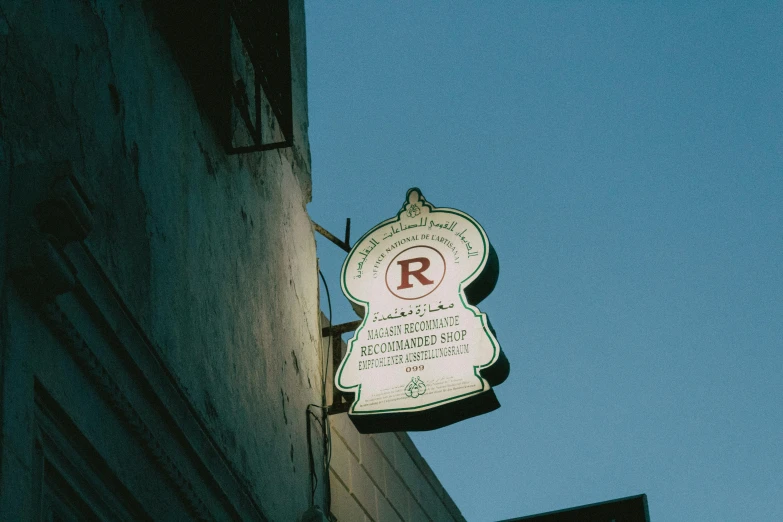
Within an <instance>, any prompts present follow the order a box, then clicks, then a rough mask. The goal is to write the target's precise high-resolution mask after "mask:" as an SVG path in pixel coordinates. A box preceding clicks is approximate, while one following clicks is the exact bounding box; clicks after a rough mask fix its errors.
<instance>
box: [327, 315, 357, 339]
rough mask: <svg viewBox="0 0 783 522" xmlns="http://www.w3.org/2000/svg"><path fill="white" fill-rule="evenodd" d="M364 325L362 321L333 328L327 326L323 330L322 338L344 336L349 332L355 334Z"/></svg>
mask: <svg viewBox="0 0 783 522" xmlns="http://www.w3.org/2000/svg"><path fill="white" fill-rule="evenodd" d="M360 324H362V320H361V319H359V320H358V321H351V322H349V323H342V324H334V325H332V326H326V327H324V328H321V337H329V336H330V335H335V334H336V335H342V334H344V333H347V332H355V331H356V329H357V328H359V325H360Z"/></svg>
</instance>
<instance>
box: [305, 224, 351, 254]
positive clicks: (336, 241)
mask: <svg viewBox="0 0 783 522" xmlns="http://www.w3.org/2000/svg"><path fill="white" fill-rule="evenodd" d="M311 221H312V220H311ZM312 223H313V226H314V227H315V230H316V232H318V233H319V234H321V235H322V236H324V237H325V238H326V239H328V240H329V241H331V242H332V243H334V244H335V245H337V246H338V247H340V248H342V249H343V250H345V251H346V252H350V251H351V245H350V243H349V242H348V240H349V239H350V236H351V218H348V219H346V220H345V241H343V240H341V239H340V238H338V237H337V236H335V235H334V234H332V233H331V232H329V231H328V230H326V229H325V228H324V227H322V226H321V225H319V224H318V223H316V222H315V221H312Z"/></svg>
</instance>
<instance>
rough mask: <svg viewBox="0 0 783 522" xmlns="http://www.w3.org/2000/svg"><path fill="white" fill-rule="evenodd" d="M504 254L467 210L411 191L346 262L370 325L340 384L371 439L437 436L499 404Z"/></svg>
mask: <svg viewBox="0 0 783 522" xmlns="http://www.w3.org/2000/svg"><path fill="white" fill-rule="evenodd" d="M497 278H498V258H497V255H496V254H495V250H494V249H493V248H492V246H491V245H490V243H489V240H488V238H487V234H486V233H485V232H484V229H483V228H481V226H480V225H479V224H478V222H476V220H475V219H473V218H472V217H470V216H469V215H467V214H466V213H464V212H461V211H459V210H455V209H452V208H439V207H435V206H433V205H432V204H430V203H429V202H428V201H427V200H426V199H425V198H424V196H423V195H422V193H421V191H420V190H419V189H418V188H412V189H410V190H408V192H407V194H406V197H405V203H404V204H403V207H402V209H401V210H400V211H399V212H398V213H397V215H396V216H395V217H393V218H391V219H388V220H386V221H384V222H382V223H380V224H378V225H376V226H375V227H373V228H372V229H371V230H370V231H369V232H367V233H366V234H365V235H364V236H362V238H361V239H359V240H358V241H357V242H356V244H355V245H354V247H353V249H352V250H351V252H350V253H349V254H348V257H347V258H346V259H345V262H344V263H343V268H342V273H341V283H342V289H343V293H344V294H345V295H346V297H348V299H350V300H351V302H352V304H353V306H354V308H355V309H356V310H357V311H359V312H361V313H360V315H362V316H363V321H362V323H361V325H360V326H359V328H358V329H357V330H356V332H355V333H354V336H353V338H352V339H351V340H350V341H348V348H347V351H346V355H345V357H344V358H343V361H342V363H341V364H340V367H339V369H338V371H337V374H336V384H337V387H338V388H339V389H340V390H341V391H343V392H346V393H349V394H353V395H354V401H353V404H352V405H351V408H350V411H349V415H350V417H351V420H352V421H353V422H354V424H355V425H356V427H357V429H358V430H359V431H360V432H362V433H374V432H381V431H412V430H430V429H435V428H439V427H442V426H446V425H448V424H451V423H454V422H457V421H459V420H462V419H466V418H469V417H473V416H475V415H480V414H482V413H486V412H488V411H492V410H494V409H496V408H498V407H499V406H500V404H499V403H498V401H497V398H496V397H495V394H494V392H493V391H492V387H493V386H496V385H498V384H500V383H501V382H503V381H504V380H505V379H506V377H507V376H508V372H509V364H508V360H507V359H506V357H505V355H504V354H503V351H502V350H501V348H500V343H498V341H497V339H496V337H495V333H494V330H493V329H492V326H491V325H490V323H489V319H488V318H487V316H486V314H484V313H482V312H480V311H479V309H478V308H476V306H475V305H476V304H478V303H479V302H480V301H481V300H483V299H484V298H485V297H486V296H487V295H489V293H490V292H491V291H492V290H493V289H494V287H495V283H496V282H497Z"/></svg>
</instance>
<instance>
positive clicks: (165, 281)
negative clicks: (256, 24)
mask: <svg viewBox="0 0 783 522" xmlns="http://www.w3.org/2000/svg"><path fill="white" fill-rule="evenodd" d="M290 3H291V9H290V16H291V36H292V37H291V45H292V75H293V82H292V89H293V100H294V103H293V105H294V109H293V113H294V146H293V148H286V149H280V150H272V151H267V152H261V153H250V154H240V155H229V154H227V153H226V147H225V143H226V140H227V139H228V140H233V141H237V142H241V141H242V140H243V139H244V140H246V139H247V137H248V136H247V135H248V132H247V131H246V130H243V127H242V123H241V122H242V118H241V114H240V113H241V110H239V109H241V103H240V104H239V105H240V106H239V107H238V105H237V102H236V99H237V97H234V98H233V100H232V98H231V96H227V95H226V93H230V92H231V91H232V88H234V87H236V85H237V80H243V81H242V85H245V86H248V85H250V86H252V84H253V78H252V77H251V76H252V74H253V70H252V67H251V66H250V65H249V59H248V57H247V55H246V54H244V51H243V45H242V42H241V40H240V39H239V37H238V35H237V33H236V28H235V27H232V26H231V24H230V22H229V23H227V25H226V26H225V28H226V30H227V31H228V32H229V33H228V34H231V37H230V39H229V40H227V42H228V44H229V46H230V48H231V49H233V51H234V54H233V59H231V60H230V61H229V62H224V61H221V59H220V58H221V56H222V55H220V52H219V51H220V49H216V48H214V47H212V46H207V45H203V41H204V39H208V38H209V37H210V33H209V31H208V30H207V31H205V32H203V33H200V34H195V35H194V34H192V33H193V30H192V29H193V28H192V27H191V26H190V25H189V24H192V23H196V22H197V23H200V24H204V26H203V27H204V28H207V29H208V28H209V24H210V23H214V24H222V23H224V22H226V21H228V20H229V19H228V17H227V15H226V13H225V12H222V11H220V10H219V9H220V8H219V7H216V5H217V6H220V5H222V4H221V3H220V2H207V1H203V0H195V1H193V2H187V3H185V2H153V1H142V2H120V1H115V0H61V1H57V2H29V1H20V0H0V198H2V201H3V203H2V206H1V207H0V249H2V250H0V268H2V274H3V278H2V286H0V290H1V291H2V310H1V314H0V317H1V318H2V319H1V320H0V326H1V327H2V332H0V339H2V343H3V346H2V350H3V357H2V387H1V388H0V389H2V456H1V457H0V458H2V461H0V465H1V468H0V470H1V471H0V473H2V474H1V475H0V481H2V482H0V484H1V487H0V490H2V493H0V510H1V511H2V512H1V513H0V519H2V520H17V519H27V518H32V516H33V515H35V514H36V513H37V510H40V509H43V508H41V505H42V503H46V502H48V503H49V504H47V505H49V507H50V508H51V509H53V510H57V509H62V510H66V511H67V510H68V509H73V510H75V511H74V513H77V512H81V511H79V510H93V511H95V512H98V511H100V510H101V509H104V508H101V507H96V506H101V505H104V504H105V505H110V504H111V505H114V504H116V505H117V506H120V507H117V508H116V509H117V511H114V513H115V514H118V513H126V514H128V513H130V514H131V515H132V514H134V513H136V514H138V513H142V514H146V515H148V516H150V517H151V518H152V519H166V518H169V519H178V520H181V519H184V518H185V517H184V515H183V514H184V513H190V518H194V519H199V518H203V519H206V520H210V519H222V518H232V517H238V518H242V519H264V518H266V519H269V520H296V519H298V517H299V516H300V515H301V514H302V513H303V512H304V511H305V510H306V509H307V508H308V506H309V505H310V504H311V502H312V500H311V499H312V498H314V499H315V503H316V504H323V503H324V498H323V497H324V494H325V489H324V482H325V480H324V477H318V479H319V480H318V486H317V489H316V491H315V492H314V493H312V492H311V488H312V487H313V484H314V479H313V477H311V474H310V469H311V465H310V459H311V457H310V453H311V451H312V455H313V457H312V458H313V459H314V460H315V462H316V463H317V462H320V461H321V459H323V455H322V454H321V453H320V446H319V445H317V444H316V445H315V447H313V448H310V446H309V445H308V430H309V429H313V428H312V427H311V426H309V424H308V420H307V416H306V413H305V412H306V408H307V405H308V404H311V403H316V404H320V403H321V396H320V385H319V383H320V380H321V371H320V368H321V354H320V353H319V346H320V344H319V337H320V332H319V325H318V280H317V269H316V266H317V261H316V252H315V242H314V239H313V231H312V226H311V223H310V220H309V217H308V215H307V212H306V209H305V205H306V203H307V202H308V201H309V199H310V190H311V187H310V163H309V161H310V160H309V146H308V137H307V108H306V104H307V97H306V80H307V79H306V60H305V39H304V6H303V2H302V1H301V0H292V1H291V2H290ZM225 5H228V3H226V4H225ZM162 6H166V7H165V8H164V7H162ZM202 9H203V10H205V11H200V10H202ZM189 28H190V29H189ZM216 32H217V31H216ZM183 35H184V36H183ZM187 38H191V40H188V39H187ZM199 42H201V43H199ZM191 44H194V45H197V46H198V45H203V47H204V48H203V49H200V52H199V53H193V52H192V49H191V48H190V46H191ZM201 51H203V52H201ZM221 82H224V83H221ZM221 85H224V86H225V89H224V88H223V87H221ZM224 91H225V92H224ZM240 94H244V95H246V97H247V98H248V99H251V100H252V90H251V89H245V92H244V93H240ZM221 96H223V97H221ZM239 99H241V96H239ZM224 102H225V103H224ZM246 108H247V107H246ZM249 112H251V113H252V111H249ZM223 118H225V119H223ZM263 121H264V123H263V126H264V127H263V128H264V133H265V135H266V138H267V139H268V140H269V141H274V140H276V139H278V140H279V139H280V138H281V135H280V130H279V128H278V127H277V125H276V124H275V120H274V118H273V117H272V112H271V110H270V109H269V107H268V105H266V106H265V109H264V111H263ZM223 124H225V125H226V127H223ZM259 124H260V123H259ZM226 129H229V131H228V132H227V131H226ZM226 133H227V134H228V136H225V135H224V134H226ZM63 178H65V179H67V180H69V181H68V182H69V183H70V185H69V186H71V187H75V188H74V189H73V190H75V191H76V193H77V196H75V197H76V199H77V200H79V201H81V202H82V203H84V206H85V208H87V209H88V210H87V212H86V213H87V214H88V215H89V216H90V219H91V226H90V227H89V230H88V231H87V233H86V235H85V237H83V238H76V239H74V238H65V239H63V238H62V237H52V236H51V234H49V235H47V233H46V230H43V228H44V227H43V226H42V225H41V222H40V216H38V215H37V214H36V212H37V210H36V209H37V208H38V207H37V205H39V204H40V203H41V201H43V200H46V199H47V198H48V197H49V196H48V195H49V194H50V193H51V191H52V190H54V189H53V188H52V186H53V185H52V184H53V183H54V181H55V180H56V179H63ZM52 208H54V207H52ZM53 212H54V211H53ZM35 248H39V249H43V252H44V254H42V255H40V256H38V255H31V254H30V252H32V251H33V250H34V249H35ZM35 252H38V250H35ZM20 272H24V273H25V274H26V276H25V277H28V276H29V277H31V278H33V279H34V280H35V281H36V283H35V284H36V285H39V286H38V287H36V288H38V290H40V293H41V295H40V296H38V295H37V294H36V296H33V295H32V294H33V293H35V292H33V291H32V290H30V288H32V287H31V286H25V285H23V284H21V283H20V280H21V279H20V278H19V277H18V274H19V273H20ZM62 281H64V283H63V284H62V285H60V284H59V282H62ZM33 286H35V285H33ZM315 431H316V432H317V430H315ZM58 434H59V435H58ZM60 435H62V436H60ZM318 436H319V435H318V433H316V434H315V435H314V437H316V440H317V437H318ZM76 440H78V441H80V442H79V444H76V443H75V442H73V441H76ZM69 441H70V442H69ZM47 448H50V449H47ZM51 448H54V449H51ZM54 455H59V456H54ZM63 455H64V456H63ZM62 462H67V463H68V464H62ZM79 462H81V463H82V464H78V463H79ZM58 463H61V464H58ZM82 465H83V469H82V468H80V467H79V466H82ZM313 467H314V469H315V470H316V472H317V470H318V469H320V468H319V466H318V465H315V466H313ZM50 468H51V469H56V470H57V471H56V473H55V472H54V471H53V472H52V473H53V475H51V476H52V477H53V478H51V481H50V479H48V478H46V477H49V475H47V473H48V471H47V470H48V469H50ZM78 469H82V471H79V472H77V470H78ZM42 470H43V471H42ZM68 470H70V471H68ZM42 476H43V477H44V478H41V477H42ZM63 476H64V477H65V479H63ZM58 477H59V478H58ZM74 477H82V478H78V479H77V478H74ZM84 477H93V478H92V479H87V478H84ZM161 477H162V478H161ZM58 480H59V481H62V480H66V481H72V483H73V484H77V483H78V484H81V485H78V486H73V487H72V488H71V486H69V487H68V488H65V486H63V487H60V486H57V484H60V482H58ZM41 481H43V484H42V483H41ZM99 483H104V484H109V485H110V486H106V487H104V486H101V485H99ZM118 484H121V485H122V488H119V486H117V485H118ZM115 486H116V487H115ZM58 488H59V489H58ZM69 488H71V489H69ZM118 488H119V489H118ZM123 488H125V489H123ZM66 490H67V491H66ZM72 490H73V491H72ZM112 491H113V492H112ZM117 491H121V493H117ZM71 497H73V498H71ZM77 497H80V498H82V499H88V500H84V501H83V500H78V499H77ZM63 498H65V499H66V500H63ZM169 498H171V499H172V500H170V502H171V504H170V506H171V507H170V509H171V511H169V512H167V511H165V505H166V503H167V502H169V500H168V499H169ZM47 499H48V500H47ZM58 499H59V500H58ZM69 499H70V500H69ZM89 499H92V500H89ZM96 499H97V500H96ZM101 499H102V500H101ZM156 499H157V500H156ZM58 502H59V504H58ZM82 502H83V503H82ZM180 503H181V504H182V506H180ZM152 504H156V505H154V506H153V505H152ZM58 506H59V507H58ZM68 506H70V507H68ZM74 506H75V507H74ZM90 506H92V507H90ZM180 508H181V511H180ZM47 509H49V508H47ZM105 509H109V508H105ZM112 509H113V508H112ZM150 510H152V511H150ZM155 510H163V511H155ZM108 512H112V511H111V510H110V511H108ZM167 513H168V514H167ZM131 515H128V517H129V518H131V519H136V518H137V517H136V516H135V515H134V516H131ZM117 516H119V515H117ZM108 518H113V517H112V516H109V517H108Z"/></svg>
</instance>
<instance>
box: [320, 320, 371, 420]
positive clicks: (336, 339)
mask: <svg viewBox="0 0 783 522" xmlns="http://www.w3.org/2000/svg"><path fill="white" fill-rule="evenodd" d="M360 324H362V321H361V320H358V321H351V322H348V323H342V324H335V325H332V326H327V327H325V328H322V329H321V336H322V337H330V336H331V338H332V370H333V371H334V373H333V374H332V404H331V405H329V407H328V408H327V409H326V413H327V415H334V414H337V413H345V412H347V411H348V409H349V408H350V407H351V403H350V402H348V400H347V397H346V394H344V393H343V392H342V391H340V389H339V388H337V379H336V374H337V367H338V366H340V363H341V362H342V360H343V353H342V335H343V334H344V333H346V332H354V331H356V329H357V328H359V325H360Z"/></svg>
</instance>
